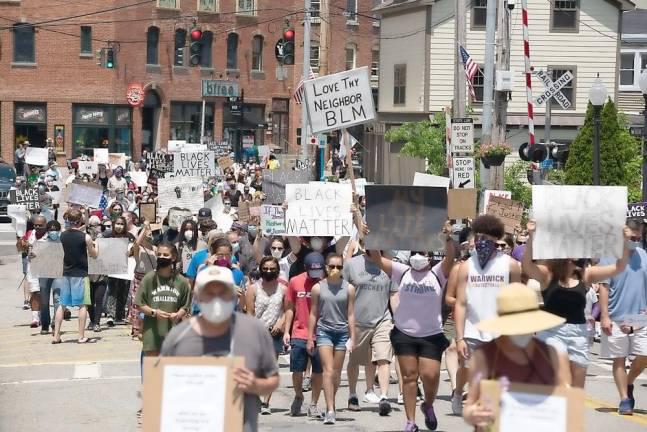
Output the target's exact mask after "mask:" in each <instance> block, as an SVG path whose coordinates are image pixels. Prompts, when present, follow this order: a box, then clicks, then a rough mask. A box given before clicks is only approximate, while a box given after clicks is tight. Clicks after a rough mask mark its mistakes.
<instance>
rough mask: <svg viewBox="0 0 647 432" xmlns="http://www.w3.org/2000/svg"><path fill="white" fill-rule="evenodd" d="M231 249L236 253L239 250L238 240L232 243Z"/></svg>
mask: <svg viewBox="0 0 647 432" xmlns="http://www.w3.org/2000/svg"><path fill="white" fill-rule="evenodd" d="M231 249H232V252H233V253H238V252H239V251H240V243H238V242H235V243H232V244H231Z"/></svg>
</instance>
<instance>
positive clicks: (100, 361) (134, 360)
mask: <svg viewBox="0 0 647 432" xmlns="http://www.w3.org/2000/svg"><path fill="white" fill-rule="evenodd" d="M79 361H81V362H83V361H85V362H87V363H139V359H111V360H96V359H88V360H83V359H81V360H73V361H53V362H41V363H37V362H33V363H32V362H22V363H7V364H0V368H16V367H30V366H49V365H77V364H79Z"/></svg>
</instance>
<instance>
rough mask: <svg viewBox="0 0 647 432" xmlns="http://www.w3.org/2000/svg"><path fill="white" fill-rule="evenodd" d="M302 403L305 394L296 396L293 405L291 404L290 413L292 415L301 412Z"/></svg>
mask: <svg viewBox="0 0 647 432" xmlns="http://www.w3.org/2000/svg"><path fill="white" fill-rule="evenodd" d="M301 405H303V396H300V397H299V396H295V397H294V400H293V401H292V405H290V415H291V416H292V417H296V416H298V415H299V414H301Z"/></svg>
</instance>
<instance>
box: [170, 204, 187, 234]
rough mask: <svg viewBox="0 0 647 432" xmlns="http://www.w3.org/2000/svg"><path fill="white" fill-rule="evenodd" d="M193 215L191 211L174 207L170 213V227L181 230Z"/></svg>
mask: <svg viewBox="0 0 647 432" xmlns="http://www.w3.org/2000/svg"><path fill="white" fill-rule="evenodd" d="M192 217H193V213H192V212H191V210H189V209H185V208H179V207H173V208H171V209H170V210H169V211H168V226H169V227H170V228H173V229H175V230H178V231H179V230H180V227H181V226H182V223H184V221H185V220H187V219H191V218H192Z"/></svg>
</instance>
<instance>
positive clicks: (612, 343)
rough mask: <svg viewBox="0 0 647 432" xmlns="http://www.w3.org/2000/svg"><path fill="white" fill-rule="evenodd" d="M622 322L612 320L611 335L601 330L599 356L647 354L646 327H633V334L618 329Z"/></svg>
mask: <svg viewBox="0 0 647 432" xmlns="http://www.w3.org/2000/svg"><path fill="white" fill-rule="evenodd" d="M620 325H622V322H615V321H614V322H613V323H612V326H611V336H607V334H606V333H605V332H602V340H601V345H602V346H601V348H600V357H602V358H611V359H613V358H622V357H627V356H629V355H637V356H647V327H643V328H641V329H634V333H633V334H630V335H628V334H625V333H623V332H622V331H620Z"/></svg>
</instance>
